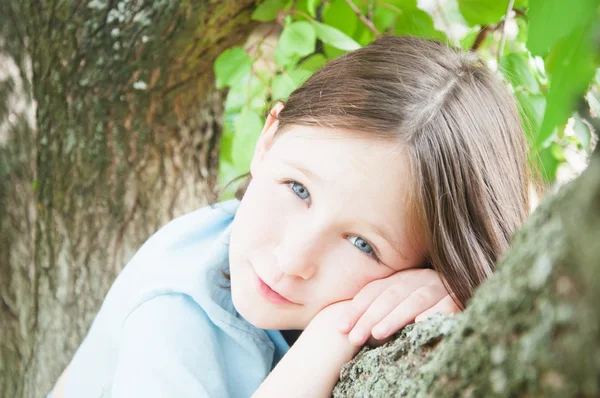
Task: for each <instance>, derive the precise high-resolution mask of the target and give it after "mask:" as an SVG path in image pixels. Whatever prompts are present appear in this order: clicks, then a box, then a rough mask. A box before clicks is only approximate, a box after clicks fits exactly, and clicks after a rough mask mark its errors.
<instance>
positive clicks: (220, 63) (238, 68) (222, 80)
mask: <svg viewBox="0 0 600 398" xmlns="http://www.w3.org/2000/svg"><path fill="white" fill-rule="evenodd" d="M250 70H252V59H250V57H249V56H248V54H246V51H244V49H243V48H241V47H237V46H236V47H231V48H228V49H227V50H225V51H223V52H222V53H221V54H220V55H219V56H218V57H217V59H216V60H215V64H214V71H215V78H216V85H217V88H223V87H225V86H233V85H235V84H237V83H239V82H240V81H241V80H242V79H243V78H244V76H246V75H247V74H248V73H250Z"/></svg>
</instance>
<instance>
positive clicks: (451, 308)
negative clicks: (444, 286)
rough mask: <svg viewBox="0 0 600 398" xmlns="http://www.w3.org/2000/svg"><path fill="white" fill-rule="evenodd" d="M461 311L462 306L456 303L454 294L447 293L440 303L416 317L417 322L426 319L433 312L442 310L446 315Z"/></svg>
mask: <svg viewBox="0 0 600 398" xmlns="http://www.w3.org/2000/svg"><path fill="white" fill-rule="evenodd" d="M460 311H461V310H460V308H459V307H458V305H456V302H455V301H454V300H453V299H452V296H450V295H447V296H446V297H444V298H443V299H441V300H440V302H439V303H437V304H436V305H434V306H433V307H431V308H430V309H428V310H426V311H424V312H422V313H421V314H420V315H419V316H417V317H416V318H415V322H421V321H424V320H425V319H427V318H429V317H430V316H432V315H433V314H437V313H438V312H441V313H442V314H445V315H450V314H456V313H459V312H460Z"/></svg>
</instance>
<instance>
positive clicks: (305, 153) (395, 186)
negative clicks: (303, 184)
mask: <svg viewBox="0 0 600 398" xmlns="http://www.w3.org/2000/svg"><path fill="white" fill-rule="evenodd" d="M270 152H272V153H271V155H272V156H273V158H274V159H275V160H276V161H278V162H281V163H285V164H290V165H293V166H294V167H296V166H299V167H302V168H305V169H308V170H309V171H311V172H312V173H314V174H315V181H313V183H314V184H317V185H318V184H319V183H322V184H321V185H322V186H320V187H318V186H315V187H310V188H313V189H312V191H314V189H319V190H320V191H323V192H325V191H327V193H329V194H336V195H337V196H338V198H337V199H338V200H339V196H340V195H341V196H342V197H343V198H345V200H347V201H348V202H351V204H354V205H355V206H356V207H358V206H361V207H362V206H370V207H372V206H377V207H378V208H380V209H381V210H382V211H383V212H384V213H388V214H389V212H393V213H398V212H399V211H398V210H399V206H402V204H403V203H404V202H405V201H406V194H407V193H408V190H409V189H410V187H409V170H410V168H409V163H408V156H407V154H406V150H405V147H404V146H403V145H402V144H401V143H400V142H397V141H393V140H392V139H388V138H385V139H384V138H376V137H375V135H374V134H373V135H372V136H368V135H366V134H359V133H354V132H346V131H342V132H340V131H335V130H332V129H326V128H321V127H308V126H293V127H291V128H289V129H288V130H286V131H285V132H282V133H281V135H279V136H278V137H277V139H276V140H275V144H274V145H273V147H272V150H271V151H270ZM319 180H320V181H319ZM321 188H323V189H321ZM325 188H326V189H325ZM312 191H311V192H312ZM323 200H325V199H323ZM338 205H339V204H338ZM352 207H354V206H352Z"/></svg>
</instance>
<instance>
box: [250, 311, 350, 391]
mask: <svg viewBox="0 0 600 398" xmlns="http://www.w3.org/2000/svg"><path fill="white" fill-rule="evenodd" d="M348 305H349V302H347V301H342V302H339V303H335V304H332V305H330V306H328V307H326V308H325V309H323V310H322V311H321V312H319V314H317V316H315V318H314V319H313V320H312V321H311V322H310V324H309V325H308V327H307V328H306V329H305V330H304V332H302V334H301V335H300V337H299V338H298V340H297V341H296V342H295V343H294V345H293V346H292V347H291V348H290V350H289V351H288V352H287V354H285V356H284V357H283V358H282V359H281V361H279V363H278V364H277V366H276V367H275V369H273V371H272V372H271V373H270V374H269V376H268V377H267V378H266V379H265V381H264V382H263V383H262V384H261V385H260V387H259V388H258V390H257V391H256V392H255V393H254V395H253V396H252V397H253V398H267V397H268V398H271V397H287V398H295V397H314V398H318V397H330V396H331V392H332V391H333V387H334V386H335V383H337V381H338V378H339V376H340V369H341V368H342V365H343V364H344V363H346V362H348V361H350V360H351V359H352V358H353V357H354V355H356V353H357V352H358V350H359V349H360V347H359V346H355V345H352V344H351V343H350V342H349V340H348V337H347V335H345V334H344V333H342V332H340V331H338V328H337V327H336V324H337V323H338V318H339V317H340V316H341V315H342V314H343V312H344V311H345V310H347V306H348Z"/></svg>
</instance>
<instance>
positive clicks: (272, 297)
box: [255, 273, 296, 304]
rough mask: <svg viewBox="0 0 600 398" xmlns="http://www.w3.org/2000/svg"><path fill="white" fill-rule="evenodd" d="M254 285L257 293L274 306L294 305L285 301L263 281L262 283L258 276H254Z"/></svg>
mask: <svg viewBox="0 0 600 398" xmlns="http://www.w3.org/2000/svg"><path fill="white" fill-rule="evenodd" d="M255 275H256V285H257V289H258V291H259V292H260V293H261V294H262V295H263V296H264V297H265V298H267V299H268V300H269V301H271V302H273V303H275V304H296V303H294V302H293V301H291V300H289V299H287V298H286V297H284V296H283V295H281V294H279V293H277V292H276V291H275V290H273V289H272V288H271V287H270V286H269V285H267V283H266V282H265V281H263V280H262V279H261V278H260V276H258V274H256V273H255Z"/></svg>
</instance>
